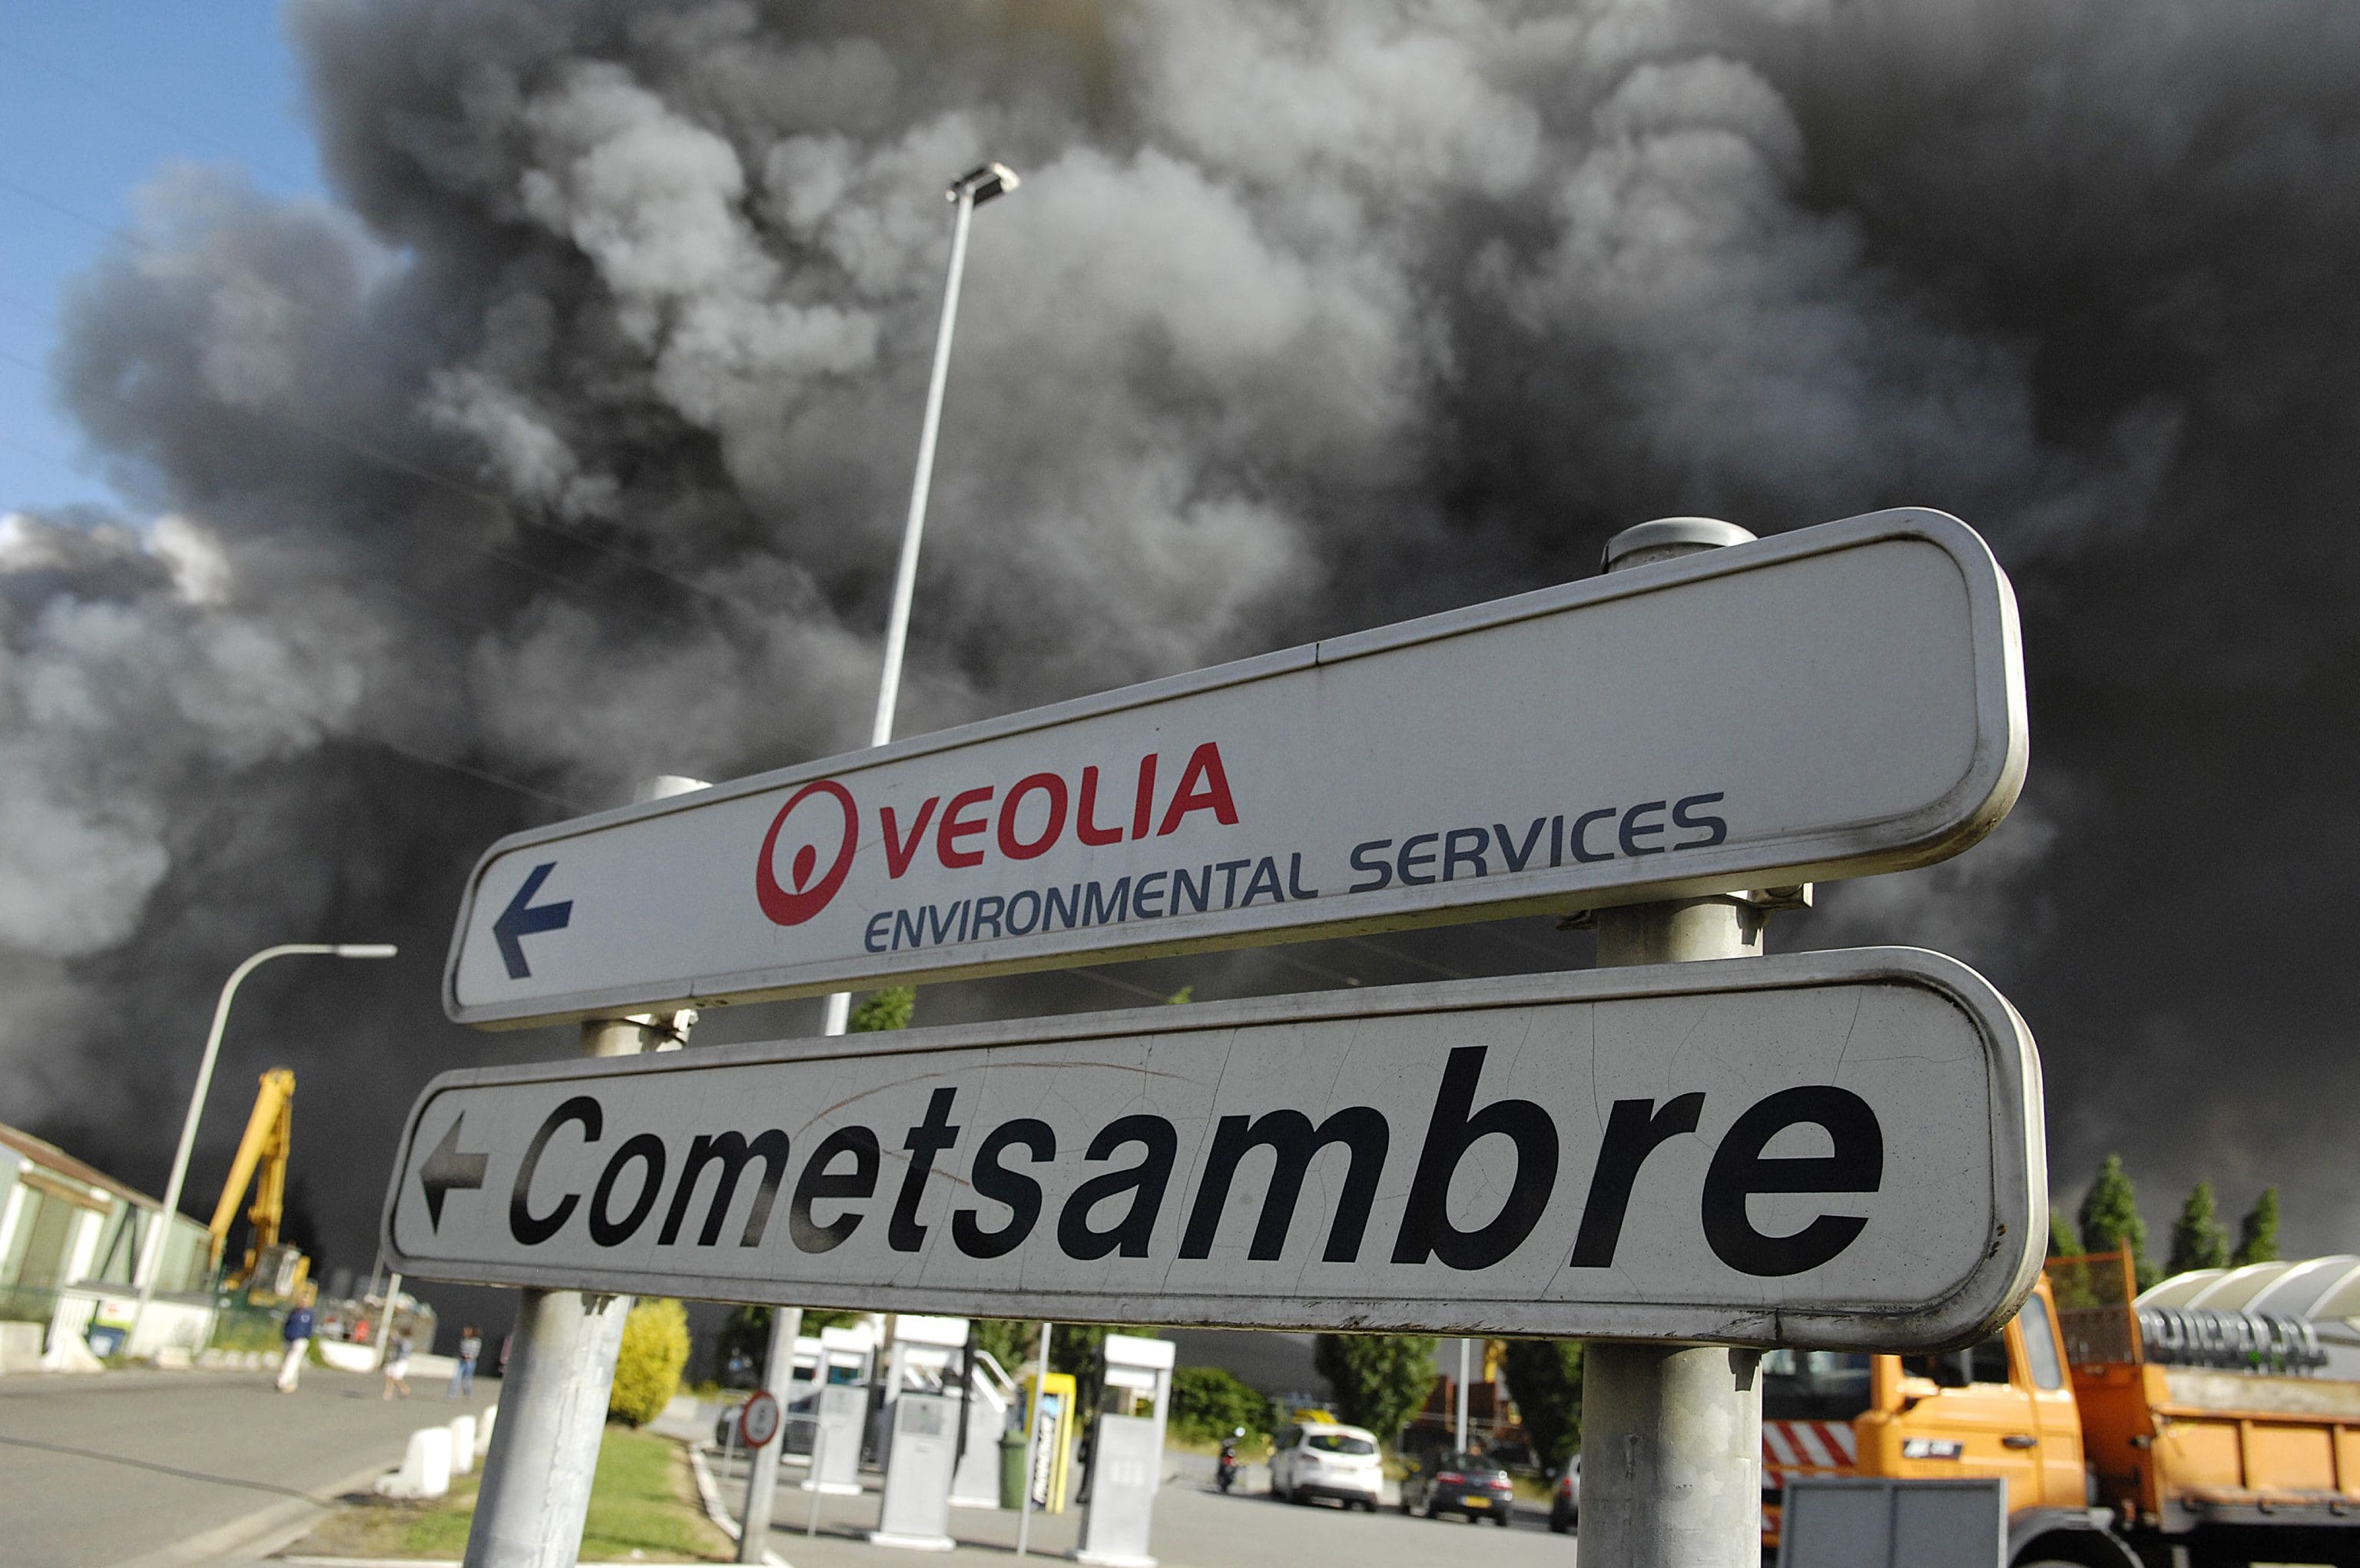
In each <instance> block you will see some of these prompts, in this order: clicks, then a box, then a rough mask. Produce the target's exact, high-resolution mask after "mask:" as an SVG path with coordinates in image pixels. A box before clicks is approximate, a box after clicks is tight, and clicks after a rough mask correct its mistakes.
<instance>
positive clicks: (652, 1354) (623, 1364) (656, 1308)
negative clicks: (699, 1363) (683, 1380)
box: [606, 1299, 688, 1427]
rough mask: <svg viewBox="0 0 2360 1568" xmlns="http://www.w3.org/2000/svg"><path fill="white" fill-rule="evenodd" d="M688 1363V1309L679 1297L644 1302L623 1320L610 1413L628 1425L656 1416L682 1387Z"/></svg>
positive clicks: (640, 1424)
mask: <svg viewBox="0 0 2360 1568" xmlns="http://www.w3.org/2000/svg"><path fill="white" fill-rule="evenodd" d="M685 1365H688V1309H687V1308H685V1307H683V1306H682V1305H681V1304H680V1303H679V1302H677V1301H669V1300H661V1299H658V1300H650V1301H641V1302H640V1303H639V1305H637V1306H635V1307H633V1308H632V1309H631V1315H630V1316H629V1317H628V1318H626V1319H624V1320H623V1348H622V1350H621V1351H620V1352H619V1353H618V1354H617V1355H616V1357H615V1387H614V1391H613V1392H612V1393H610V1394H608V1395H607V1396H606V1414H607V1415H609V1416H611V1417H612V1418H614V1419H615V1420H618V1421H621V1422H622V1423H623V1424H624V1425H625V1426H633V1427H636V1426H644V1425H646V1424H647V1423H648V1422H650V1421H651V1420H655V1419H656V1418H657V1417H658V1416H660V1415H661V1414H663V1409H664V1407H665V1406H666V1405H669V1404H671V1403H672V1396H673V1395H674V1394H676V1393H678V1392H679V1391H680V1369H681V1368H682V1367H683V1366H685Z"/></svg>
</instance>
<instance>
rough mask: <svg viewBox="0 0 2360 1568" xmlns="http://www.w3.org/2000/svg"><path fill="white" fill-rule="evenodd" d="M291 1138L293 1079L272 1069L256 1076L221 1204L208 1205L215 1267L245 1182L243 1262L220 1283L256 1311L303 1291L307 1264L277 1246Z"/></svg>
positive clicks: (283, 1071) (290, 1250) (289, 1071)
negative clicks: (249, 1195) (249, 1201)
mask: <svg viewBox="0 0 2360 1568" xmlns="http://www.w3.org/2000/svg"><path fill="white" fill-rule="evenodd" d="M294 1135H295V1074H294V1072H293V1070H292V1069H289V1068H283V1067H275V1068H272V1069H270V1070H269V1071H268V1072H266V1073H264V1074H263V1075H262V1087H261V1088H260V1089H259V1090H258V1091H256V1093H255V1096H254V1114H253V1115H251V1116H249V1117H247V1118H246V1136H245V1137H244V1138H242V1139H240V1140H239V1141H238V1146H237V1158H236V1159H235V1160H233V1161H232V1162H231V1163H230V1168H229V1179H228V1180H227V1181H226V1182H224V1183H223V1184H222V1195H221V1201H220V1202H219V1203H217V1204H215V1205H214V1206H213V1224H212V1225H211V1226H210V1227H209V1228H210V1229H211V1230H212V1232H213V1267H215V1268H218V1267H220V1266H221V1260H222V1253H223V1250H224V1248H226V1247H227V1246H228V1245H229V1228H230V1224H231V1223H232V1222H233V1221H234V1220H235V1219H236V1217H237V1206H238V1204H239V1203H241V1202H242V1201H245V1198H246V1186H247V1184H248V1183H249V1182H250V1183H252V1184H253V1187H254V1206H253V1207H252V1208H250V1209H248V1210H247V1211H246V1219H247V1220H248V1221H249V1222H251V1223H252V1232H251V1234H249V1235H248V1236H247V1238H246V1243H247V1245H246V1258H245V1261H244V1262H242V1263H241V1264H239V1265H238V1266H237V1267H235V1269H232V1270H231V1271H230V1272H229V1273H228V1274H226V1275H224V1277H223V1278H222V1288H224V1289H225V1290H231V1291H235V1290H240V1289H243V1290H244V1291H245V1292H246V1298H247V1299H249V1300H251V1301H253V1302H254V1303H255V1304H256V1305H257V1306H268V1305H273V1304H275V1303H278V1302H280V1301H290V1300H293V1299H295V1298H296V1297H297V1296H299V1295H300V1294H301V1293H302V1290H303V1282H304V1280H305V1278H306V1277H308V1276H309V1275H310V1274H311V1259H310V1258H308V1257H306V1256H304V1255H303V1253H302V1250H301V1249H300V1248H299V1247H292V1246H282V1245H279V1222H280V1221H281V1220H282V1219H283V1218H284V1217H285V1215H286V1212H287V1156H288V1152H289V1150H290V1148H291V1147H292V1145H293V1141H294Z"/></svg>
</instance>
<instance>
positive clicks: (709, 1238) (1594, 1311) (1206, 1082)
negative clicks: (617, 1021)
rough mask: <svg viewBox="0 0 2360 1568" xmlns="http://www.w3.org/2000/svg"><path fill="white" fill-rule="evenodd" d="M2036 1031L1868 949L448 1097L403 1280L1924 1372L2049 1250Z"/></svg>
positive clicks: (1293, 1002) (413, 1180)
mask: <svg viewBox="0 0 2360 1568" xmlns="http://www.w3.org/2000/svg"><path fill="white" fill-rule="evenodd" d="M2038 1095H2039V1091H2038V1069H2037V1067H2036V1065H2035V1062H2034V1058H2033V1054H2032V1045H2031V1041H2030V1039H2029V1037H2028V1036H2027V1034H2026V1033H2025V1031H2024V1028H2023V1025H2022V1024H2021V1023H2020V1021H2019V1020H2018V1019H2017V1018H2016V1014H2015V1013H2014V1011H2013V1010H2012V1009H2011V1008H2010V1007H2009V1006H2008V1004H2007V1003H2005V1001H2004V1000H2002V999H2001V997H2000V996H1999V995H1998V994H1997V993H1996V992H1994V991H1993V990H1992V989H1991V987H1990V986H1989V985H1988V984H1986V983H1985V982H1984V981H1983V980H1981V979H1980V978H1979V977H1978V976H1976V975H1975V974H1974V973H1973V972H1972V970H1967V969H1965V968H1964V967H1962V966H1961V965H1960V964H1958V963H1955V962H1953V961H1952V960H1950V959H1943V958H1940V957H1938V956H1936V955H1934V954H1930V953H1924V952H1918V951H1915V950H1912V949H1906V948H1883V949H1877V948H1872V949H1864V950H1861V951H1855V952H1846V953H1834V954H1806V955H1800V956H1797V957H1791V958H1772V959H1743V960H1739V961H1735V962H1723V963H1698V964H1678V965H1666V966H1661V967H1655V968H1644V969H1621V970H1598V971H1590V972H1587V973H1577V974H1561V975H1548V976H1539V977H1532V978H1524V979H1516V980H1503V981H1470V982H1458V983H1452V984H1448V985H1438V986H1419V987H1404V988H1399V989H1394V990H1384V991H1372V992H1342V993H1328V994H1325V995H1318V996H1309V997H1294V998H1286V999H1280V1000H1263V1001H1256V1002H1246V1003H1219V1004H1199V1005H1196V1006H1191V1007H1185V1008H1146V1009H1139V1010H1135V1011H1132V1012H1130V1013H1125V1014H1100V1015H1097V1016H1092V1017H1085V1018H1072V1019H1062V1020H1032V1021H1027V1022H1023V1023H1018V1024H1005V1025H989V1026H982V1027H968V1028H959V1029H947V1030H931V1031H913V1032H910V1033H907V1034H900V1035H894V1036H859V1037H858V1039H857V1040H833V1041H824V1042H805V1043H797V1044H790V1045H765V1046H734V1047H715V1048H711V1049H702V1050H696V1051H683V1052H674V1053H668V1054H665V1055H660V1056H641V1057H634V1058H620V1059H617V1060H612V1061H593V1062H579V1063H570V1064H564V1065H552V1066H541V1067H522V1068H504V1069H484V1070H479V1071H471V1072H460V1073H453V1074H448V1075H445V1076H444V1077H443V1078H440V1079H437V1080H435V1081H434V1082H433V1083H432V1085H431V1086H430V1087H429V1088H428V1089H427V1091H426V1092H425V1094H424V1096H423V1097H422V1098H421V1100H420V1101H419V1102H418V1104H417V1106H416V1108H415V1109H414V1110H413V1111H412V1112H411V1113H410V1124H409V1127H408V1131H407V1133H406V1135H405V1139H404V1146H403V1152H402V1156H401V1159H400V1162H399V1166H398V1168H397V1170H396V1174H395V1178H394V1184H393V1189H392V1190H391V1192H390V1194H389V1195H388V1201H387V1205H386V1211H385V1226H384V1240H385V1246H386V1253H387V1256H388V1259H389V1260H390V1261H391V1263H392V1264H393V1266H396V1267H398V1268H399V1269H400V1270H401V1271H402V1272H403V1273H405V1274H408V1275H411V1276H415V1277H428V1278H438V1279H455V1280H471V1281H476V1282H481V1283H486V1284H506V1285H539V1286H552V1287H564V1288H579V1289H591V1290H611V1291H618V1292H631V1293H639V1294H656V1295H667V1296H691V1297H706V1298H712V1299H721V1300H730V1301H766V1300H767V1301H781V1302H788V1301H792V1302H799V1303H802V1304H804V1305H807V1306H817V1307H859V1308H864V1309H871V1310H888V1311H901V1312H935V1311H956V1312H962V1313H971V1312H984V1313H987V1314H989V1315H992V1316H1000V1317H1011V1318H1026V1319H1038V1318H1048V1319H1054V1320H1057V1321H1084V1322H1091V1321H1095V1322H1109V1321H1112V1322H1142V1323H1235V1324H1243V1325H1250V1326H1256V1327H1268V1328H1293V1329H1313V1328H1317V1329H1335V1328H1352V1329H1383V1330H1393V1329H1403V1330H1412V1329H1414V1330H1421V1331H1431V1332H1451V1333H1458V1332H1473V1333H1526V1334H1552V1335H1585V1336H1611V1337H1622V1338H1641V1339H1666V1340H1682V1341H1695V1342H1723V1343H1751V1344H1767V1343H1782V1344H1789V1345H1819V1346H1842V1347H1852V1348H1861V1347H1882V1348H1891V1349H1904V1348H1925V1347H1928V1346H1935V1345H1945V1344H1953V1343H1964V1342H1966V1341H1968V1340H1971V1339H1972V1338H1974V1337H1976V1336H1978V1335H1981V1334H1983V1333H1985V1332H1989V1331H1990V1330H1991V1329H1992V1328H1993V1327H1994V1325H1996V1324H1997V1323H1999V1322H2000V1321H2003V1320H2004V1319H2005V1316H2006V1315H2007V1313H2009V1312H2010V1311H2012V1310H2014V1309H2015V1307H2016V1304H2017V1303H2018V1302H2019V1301H2020V1300H2021V1299H2022V1298H2023V1296H2024V1294H2025V1292H2026V1291H2027V1289H2029V1288H2030V1286H2031V1283H2032V1280H2033V1277H2034V1271H2035V1270H2036V1269H2037V1267H2038V1262H2039V1253H2040V1246H2041V1245H2042V1243H2043V1241H2044V1239H2045V1230H2044V1227H2043V1225H2042V1223H2041V1213H2042V1205H2043V1203H2044V1202H2045V1201H2046V1192H2047V1182H2046V1179H2045V1175H2044V1161H2043V1156H2042V1146H2041V1141H2040V1125H2041V1120H2040V1106H2039V1098H2038Z"/></svg>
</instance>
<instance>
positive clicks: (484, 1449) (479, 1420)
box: [475, 1405, 500, 1459]
mask: <svg viewBox="0 0 2360 1568" xmlns="http://www.w3.org/2000/svg"><path fill="white" fill-rule="evenodd" d="M499 1415H500V1408H499V1407H498V1406H497V1405H487V1406H486V1407H485V1409H484V1413H483V1414H482V1415H480V1416H478V1417H476V1418H475V1457H476V1458H478V1459H481V1458H482V1457H483V1456H484V1455H486V1453H490V1452H491V1451H492V1423H493V1422H494V1421H496V1420H499Z"/></svg>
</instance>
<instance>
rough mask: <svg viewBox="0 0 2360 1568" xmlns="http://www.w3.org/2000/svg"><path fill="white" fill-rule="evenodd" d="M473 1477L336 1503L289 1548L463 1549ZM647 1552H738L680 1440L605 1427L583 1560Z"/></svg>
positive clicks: (387, 1552)
mask: <svg viewBox="0 0 2360 1568" xmlns="http://www.w3.org/2000/svg"><path fill="white" fill-rule="evenodd" d="M477 1479H478V1478H477V1477H476V1476H475V1475H465V1476H462V1477H459V1478H458V1479H456V1480H454V1481H453V1483H452V1485H451V1495H450V1496H449V1497H442V1498H438V1499H436V1500H435V1501H433V1502H431V1503H400V1502H393V1501H390V1500H388V1499H386V1498H381V1497H378V1498H370V1499H369V1500H367V1501H366V1502H360V1503H355V1504H350V1505H347V1506H346V1507H344V1508H339V1509H337V1510H336V1512H335V1513H334V1514H333V1515H331V1516H330V1517H329V1518H328V1519H324V1520H322V1523H321V1525H320V1528H319V1529H317V1530H313V1531H312V1532H311V1535H310V1536H309V1537H308V1538H306V1539H305V1541H303V1543H302V1545H301V1546H300V1547H298V1548H295V1549H294V1550H295V1551H297V1552H300V1553H302V1554H306V1555H316V1556H327V1557H428V1558H432V1557H441V1558H446V1559H447V1558H455V1557H460V1556H463V1555H464V1553H465V1551H466V1546H467V1530H468V1527H469V1526H470V1525H471V1524H472V1523H473V1522H474V1520H475V1486H476V1481H477ZM633 1552H641V1553H644V1554H645V1556H646V1557H647V1558H652V1559H665V1558H669V1559H672V1560H674V1561H678V1562H686V1563H726V1562H728V1561H729V1560H730V1559H732V1558H733V1557H735V1556H736V1555H737V1549H736V1547H735V1546H734V1544H733V1543H732V1542H731V1541H730V1540H729V1538H728V1537H727V1536H726V1535H724V1534H722V1533H721V1531H720V1530H716V1529H715V1528H714V1526H713V1522H712V1521H711V1520H710V1519H706V1518H705V1510H704V1508H702V1507H701V1506H700V1505H699V1504H698V1502H697V1498H696V1480H695V1477H694V1475H691V1474H690V1473H689V1468H688V1459H687V1456H686V1453H684V1451H683V1449H682V1447H681V1445H680V1444H679V1443H677V1442H672V1440H671V1439H670V1438H662V1437H657V1436H655V1435H654V1434H653V1433H650V1432H642V1431H631V1430H629V1429H628V1428H627V1427H613V1426H610V1427H608V1428H607V1429H606V1436H605V1438H604V1440H603V1441H601V1442H600V1443H599V1445H598V1474H597V1478H596V1479H595V1481H594V1482H593V1483H592V1484H591V1490H590V1513H589V1517H588V1519H585V1521H584V1523H583V1528H582V1556H583V1558H584V1560H585V1561H606V1560H628V1559H629V1558H630V1556H631V1554H632V1553H633Z"/></svg>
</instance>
